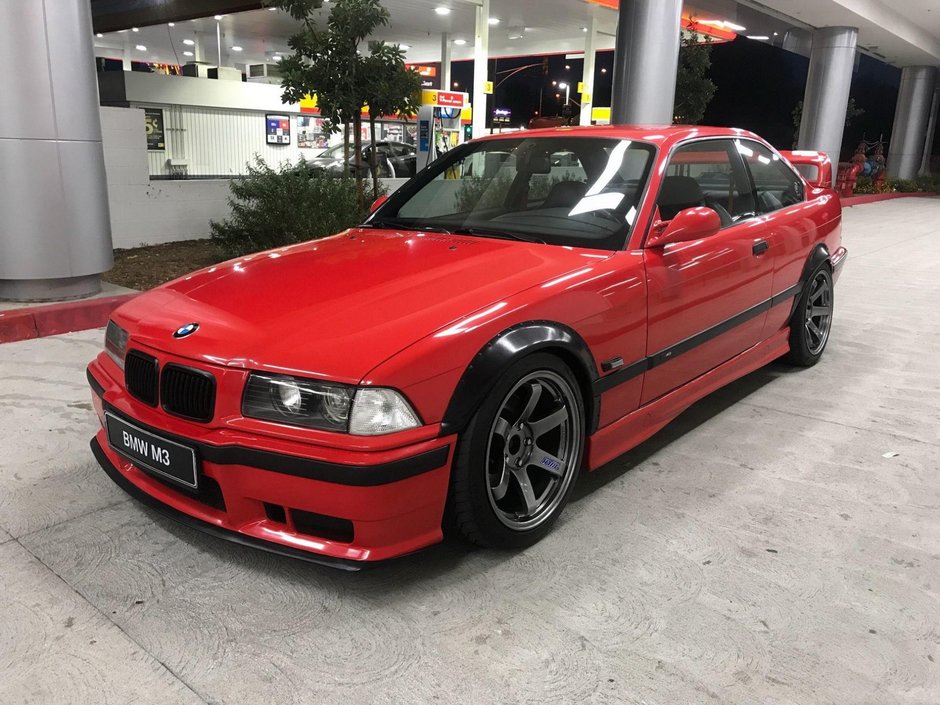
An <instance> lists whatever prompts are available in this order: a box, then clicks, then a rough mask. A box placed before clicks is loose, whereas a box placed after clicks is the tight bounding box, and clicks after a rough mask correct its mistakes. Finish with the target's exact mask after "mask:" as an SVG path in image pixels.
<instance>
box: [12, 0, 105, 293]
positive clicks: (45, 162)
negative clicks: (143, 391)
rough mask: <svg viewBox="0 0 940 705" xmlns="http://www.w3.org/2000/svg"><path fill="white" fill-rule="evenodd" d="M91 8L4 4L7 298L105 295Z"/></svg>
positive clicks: (76, 1) (23, 0) (72, 0)
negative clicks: (102, 274)
mask: <svg viewBox="0 0 940 705" xmlns="http://www.w3.org/2000/svg"><path fill="white" fill-rule="evenodd" d="M93 36H94V35H93V33H92V28H91V10H90V6H89V4H88V0H4V1H3V2H0V66H7V67H12V66H15V67H16V70H15V71H14V70H10V71H4V72H2V73H0V96H3V98H2V100H0V298H6V299H62V298H71V297H78V296H87V295H89V294H93V293H96V292H97V291H99V290H100V288H101V285H100V276H99V275H100V274H101V272H106V271H107V270H109V269H110V268H111V265H112V259H111V254H112V250H111V226H110V214H109V212H108V186H107V179H106V177H105V170H104V153H103V150H102V147H101V117H100V114H99V112H98V110H99V106H98V84H97V80H96V76H95V57H94V51H93V45H92V41H91V38H92V37H93Z"/></svg>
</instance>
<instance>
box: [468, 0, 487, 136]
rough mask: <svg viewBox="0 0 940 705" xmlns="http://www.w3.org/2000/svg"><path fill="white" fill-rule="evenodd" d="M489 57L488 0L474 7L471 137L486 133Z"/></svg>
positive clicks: (483, 0)
mask: <svg viewBox="0 0 940 705" xmlns="http://www.w3.org/2000/svg"><path fill="white" fill-rule="evenodd" d="M489 57H490V0H480V4H479V5H477V7H476V31H475V32H474V43H473V95H472V100H473V137H474V138H477V137H482V136H483V135H485V134H486V112H487V111H486V85H485V84H486V81H487V78H488V76H487V71H488V69H487V65H488V63H489Z"/></svg>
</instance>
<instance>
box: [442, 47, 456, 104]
mask: <svg viewBox="0 0 940 705" xmlns="http://www.w3.org/2000/svg"><path fill="white" fill-rule="evenodd" d="M450 49H451V47H450V35H449V34H448V33H447V32H444V34H442V35H441V90H443V91H450V90H453V88H454V86H453V79H452V78H451V72H450Z"/></svg>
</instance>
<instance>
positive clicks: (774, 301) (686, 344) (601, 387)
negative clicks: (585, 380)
mask: <svg viewBox="0 0 940 705" xmlns="http://www.w3.org/2000/svg"><path fill="white" fill-rule="evenodd" d="M802 291H803V283H802V282H798V283H797V284H794V285H793V286H791V287H789V288H788V289H784V290H783V291H781V292H780V293H779V294H775V295H774V296H772V297H771V298H769V299H766V300H765V301H761V302H760V303H759V304H757V305H756V306H752V307H751V308H749V309H746V310H744V311H742V312H741V313H738V314H736V315H734V316H732V317H731V318H728V319H727V320H724V321H722V322H721V323H718V324H716V325H714V326H712V327H711V328H706V329H705V330H703V331H701V332H700V333H696V334H695V335H691V336H689V337H688V338H686V339H685V340H680V341H679V342H678V343H675V344H674V345H670V346H669V347H668V348H664V349H662V350H660V351H659V352H657V353H653V354H652V355H650V356H648V357H645V358H643V359H642V360H637V361H636V362H634V363H633V364H631V365H627V366H626V367H621V368H620V369H619V370H617V371H616V372H614V373H613V374H609V375H606V376H604V377H601V378H600V379H598V380H597V381H595V382H594V391H595V393H597V394H602V393H604V392H607V391H610V390H611V389H613V388H614V387H616V386H618V385H620V384H623V383H624V382H627V381H629V380H631V379H633V378H634V377H637V376H639V375H641V374H643V373H644V372H646V371H647V370H651V369H653V368H654V367H658V366H659V365H662V364H664V363H666V362H669V361H670V360H673V359H675V358H677V357H679V355H682V354H683V353H687V352H689V351H690V350H694V349H695V348H697V347H698V346H699V345H702V344H704V343H707V342H708V341H709V340H713V339H714V338H717V337H718V336H719V335H721V334H722V333H727V332H728V331H729V330H731V329H732V328H735V327H737V326H739V325H741V324H742V323H746V322H747V321H749V320H751V319H752V318H754V317H755V316H759V315H760V314H762V313H763V312H764V311H769V310H770V309H772V308H773V307H774V306H777V305H778V304H781V303H783V302H785V301H787V300H789V299H792V298H793V297H795V296H799V295H800V293H801V292H802Z"/></svg>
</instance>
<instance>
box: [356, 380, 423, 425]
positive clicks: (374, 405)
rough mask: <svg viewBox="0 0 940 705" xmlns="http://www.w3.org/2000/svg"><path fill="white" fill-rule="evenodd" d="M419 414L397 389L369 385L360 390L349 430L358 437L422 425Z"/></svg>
mask: <svg viewBox="0 0 940 705" xmlns="http://www.w3.org/2000/svg"><path fill="white" fill-rule="evenodd" d="M420 425H421V422H420V421H419V420H418V415H417V414H416V413H415V412H414V410H413V409H412V408H411V405H410V404H409V403H408V402H407V401H405V398H404V397H403V396H402V395H401V394H399V393H398V392H396V391H395V390H394V389H378V388H372V387H366V388H364V389H360V390H359V391H357V392H356V400H355V402H354V403H353V407H352V415H351V417H350V419H349V432H350V433H351V434H353V435H355V436H381V435H382V434H385V433H393V432H395V431H404V430H405V429H407V428H415V427H416V426H420Z"/></svg>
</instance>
